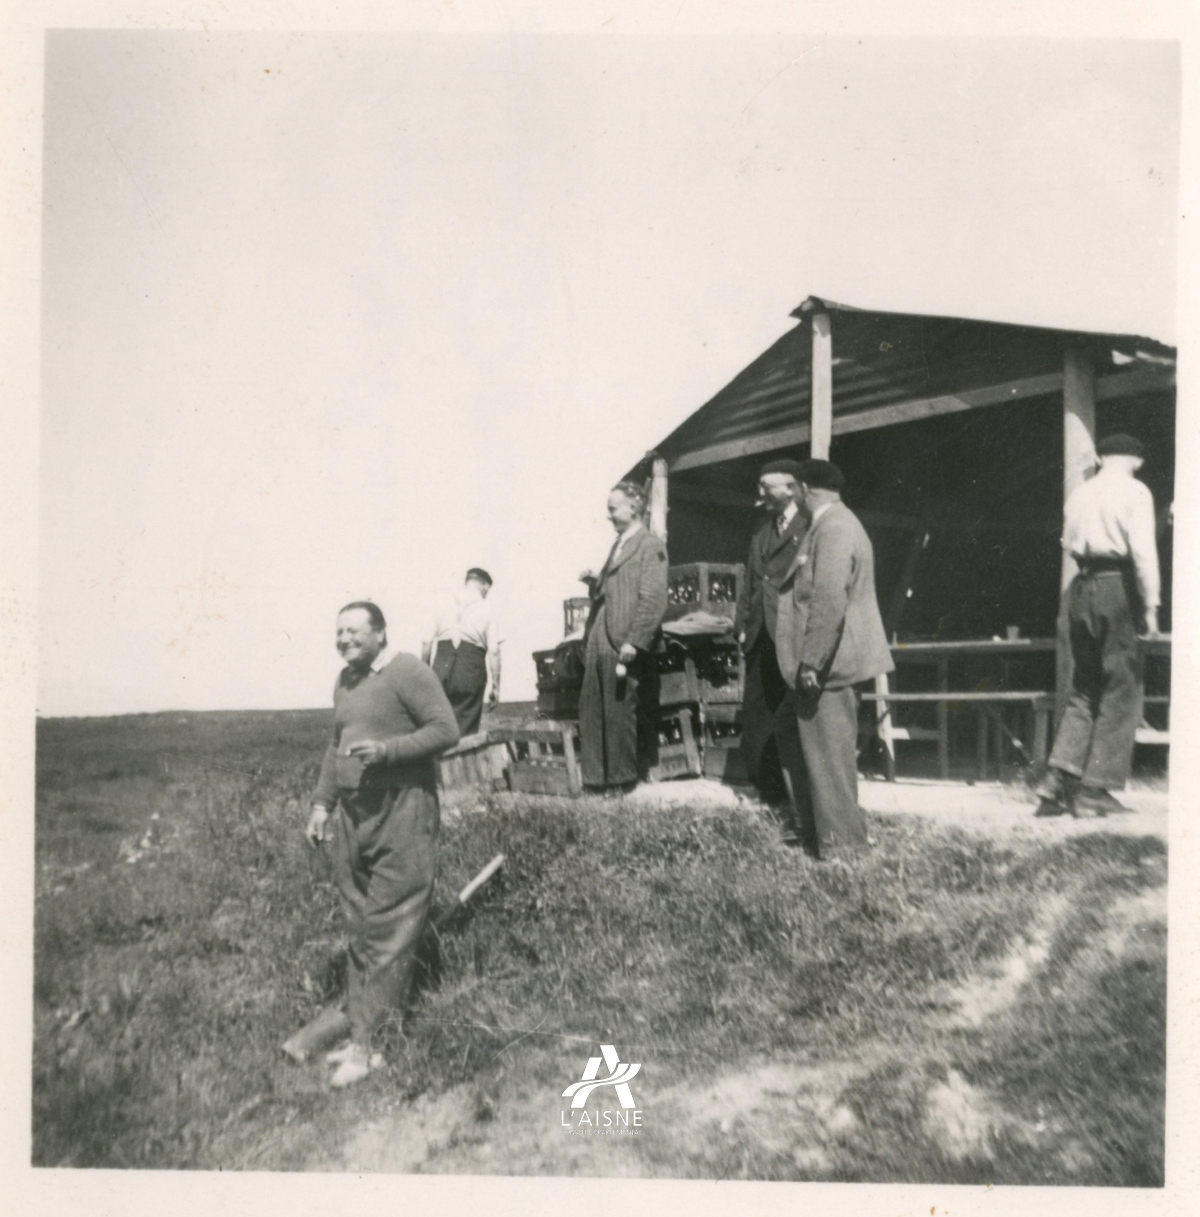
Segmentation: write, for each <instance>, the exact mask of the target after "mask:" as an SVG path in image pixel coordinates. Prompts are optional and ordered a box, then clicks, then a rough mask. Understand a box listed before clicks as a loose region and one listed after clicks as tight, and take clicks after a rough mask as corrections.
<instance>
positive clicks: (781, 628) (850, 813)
mask: <svg viewBox="0 0 1200 1217" xmlns="http://www.w3.org/2000/svg"><path fill="white" fill-rule="evenodd" d="M797 481H798V482H799V486H800V496H801V501H802V503H803V506H804V508H805V510H806V511H807V514H808V516H809V518H810V520H811V523H810V524H809V526H808V531H807V532H806V534H805V536H804V540H803V542H802V543H801V544H800V546H799V552H798V553H797V554H796V555H795V557H794V558H793V559H792V561H791V563H790V564H789V567H788V570H787V572H786V575H785V579H784V582H783V586H782V589H781V595H780V597H779V616H778V621H777V624H776V631H775V644H776V649H777V652H778V656H779V670H780V671H781V672H782V674H783V678H784V680H785V681H787V684H788V700H787V702H786V703H785V704H784V706H783V707H781V710H780V713H779V714H778V715H777V717H776V734H777V737H778V740H779V751H780V758H781V759H782V761H783V765H784V773H785V774H786V775H787V776H788V778H789V781H790V784H791V787H792V798H793V803H794V806H795V809H796V813H797V816H798V819H799V824H798V828H799V829H800V833H801V838H802V840H803V841H804V842H805V844H807V845H808V846H809V847H810V848H814V849H815V851H816V853H817V856H818V857H820V858H829V857H835V856H838V855H845V854H852V853H856V852H858V851H859V850H861V849H863V848H864V847H865V846H866V844H867V824H866V817H865V816H864V815H863V812H862V808H860V807H859V805H858V747H857V744H858V701H857V698H856V697H855V694H854V686H855V685H857V684H860V683H862V682H863V681H866V680H871V679H872V678H874V677H876V676H879V675H881V674H882V673H884V672H890V671H892V669H893V667H894V666H895V665H894V664H893V662H892V655H891V651H890V650H889V649H888V644H887V636H886V634H885V633H884V629H883V621H882V620H881V618H880V616H879V604H878V601H877V600H876V598H875V553H874V550H873V549H872V547H871V541H870V538H869V537H868V536H867V534H866V531H865V530H864V528H863V526H862V524H860V523H859V521H858V517H857V516H855V514H854V513H853V512H852V511H851V510H850V509H849V508H848V507H847V506H846V505H845V504H844V503H843V502H842V496H841V491H842V488H843V487H844V486H845V484H846V481H845V478H844V477H843V476H842V471H841V470H840V469H839V468H838V467H837V466H836V465H834V464H831V463H830V462H829V461H824V460H816V459H813V460H807V461H804V462H803V463H802V464H801V466H800V469H799V472H798V475H797ZM797 744H798V747H797V746H796V745H797Z"/></svg>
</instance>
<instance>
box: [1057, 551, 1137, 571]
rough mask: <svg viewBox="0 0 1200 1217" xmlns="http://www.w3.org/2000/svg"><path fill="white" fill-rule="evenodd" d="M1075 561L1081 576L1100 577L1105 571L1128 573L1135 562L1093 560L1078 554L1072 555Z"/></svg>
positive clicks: (1128, 560) (1108, 559)
mask: <svg viewBox="0 0 1200 1217" xmlns="http://www.w3.org/2000/svg"><path fill="white" fill-rule="evenodd" d="M1071 557H1073V558H1074V559H1075V564H1076V565H1077V566H1078V567H1079V573H1080V574H1081V575H1098V574H1102V573H1103V572H1105V571H1127V570H1132V569H1133V560H1132V559H1131V558H1118V557H1115V556H1113V557H1106V558H1093V557H1086V558H1084V557H1080V556H1079V555H1078V554H1072V555H1071Z"/></svg>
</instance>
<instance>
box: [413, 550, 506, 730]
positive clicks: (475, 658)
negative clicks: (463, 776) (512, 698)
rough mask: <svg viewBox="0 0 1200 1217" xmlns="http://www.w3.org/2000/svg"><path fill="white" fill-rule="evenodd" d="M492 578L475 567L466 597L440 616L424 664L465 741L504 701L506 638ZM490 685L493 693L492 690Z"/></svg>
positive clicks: (424, 650) (463, 593) (462, 595)
mask: <svg viewBox="0 0 1200 1217" xmlns="http://www.w3.org/2000/svg"><path fill="white" fill-rule="evenodd" d="M491 590H492V577H491V575H489V574H488V573H487V571H485V570H483V569H481V568H480V567H478V566H473V567H471V569H470V570H469V571H467V577H466V581H465V582H464V584H463V588H462V591H460V592H459V593H458V595H457V596H456V597H455V598H454V600H453V602H448V603H447V604H445V605H444V606H443V607H442V608H441V610H440V611H439V612H438V614H437V616H436V618H435V620H434V625H433V629H432V630H431V632H430V636H429V639H428V641H427V642H426V643H425V644H424V645H423V646H422V648H421V658H422V659H423V660H424V661H425V662H426V663H427V664H429V665H430V666H431V667H432V668H433V670H434V672H435V674H436V675H437V677H438V679H439V680H440V681H441V682H442V687H443V688H444V689H445V690H446V696H447V697H448V698H449V699H450V704H451V706H453V707H454V717H455V718H456V719H457V721H458V729H459V731H460V733H461V734H462V735H473V734H474V733H475V732H476V731H478V730H479V724H480V722H481V721H482V719H483V706H484V700H485V695H486V700H487V706H488V709H491V708H492V707H493V706H495V705H496V703H497V702H498V701H499V700H500V644H501V642H502V641H503V638H502V637H501V635H500V632H499V629H498V627H497V625H496V622H495V620H494V619H493V616H492V607H491V605H490V604H488V602H487V596H488V592H490V591H491ZM489 682H490V687H489Z"/></svg>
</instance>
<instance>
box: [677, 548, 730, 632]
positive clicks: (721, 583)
mask: <svg viewBox="0 0 1200 1217" xmlns="http://www.w3.org/2000/svg"><path fill="white" fill-rule="evenodd" d="M745 577H746V568H745V566H743V565H742V564H741V563H740V562H738V563H734V564H732V565H730V564H728V563H719V562H689V563H687V564H686V565H683V566H672V567H671V568H670V569H669V570H668V571H667V612H666V618H665V619H666V620H667V621H676V620H678V619H679V618H680V617H686V616H687V615H688V614H689V613H696V612H705V613H712V614H713V616H715V617H732V616H733V615H734V613H735V611H736V609H737V601H738V595H739V594H740V592H741V590H742V582H743V580H744V579H745Z"/></svg>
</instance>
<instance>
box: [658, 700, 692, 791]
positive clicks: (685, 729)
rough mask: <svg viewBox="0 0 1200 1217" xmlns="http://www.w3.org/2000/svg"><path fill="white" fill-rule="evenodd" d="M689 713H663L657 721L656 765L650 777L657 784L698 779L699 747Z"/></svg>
mask: <svg viewBox="0 0 1200 1217" xmlns="http://www.w3.org/2000/svg"><path fill="white" fill-rule="evenodd" d="M693 713H694V712H693V710H692V709H691V708H690V707H686V706H685V707H683V708H681V709H678V710H666V711H664V712H663V713H662V714H660V715H659V719H658V764H657V765H655V766H654V768H653V769H651V770H650V776H651V777H653V778H654V779H656V780H657V781H660V782H665V781H669V780H670V779H671V778H694V777H699V776H700V772H701V764H700V747H699V743H698V740H697V729H696V725H695V721H694V719H693Z"/></svg>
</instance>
